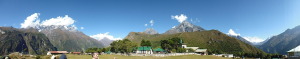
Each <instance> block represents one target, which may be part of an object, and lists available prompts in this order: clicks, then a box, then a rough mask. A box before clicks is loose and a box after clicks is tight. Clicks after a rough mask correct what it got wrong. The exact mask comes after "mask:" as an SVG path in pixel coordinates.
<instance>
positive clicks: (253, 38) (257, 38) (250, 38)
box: [243, 37, 264, 43]
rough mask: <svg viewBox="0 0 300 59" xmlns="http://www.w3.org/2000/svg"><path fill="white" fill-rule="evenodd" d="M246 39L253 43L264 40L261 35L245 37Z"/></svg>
mask: <svg viewBox="0 0 300 59" xmlns="http://www.w3.org/2000/svg"><path fill="white" fill-rule="evenodd" d="M243 38H245V39H246V40H248V41H250V42H252V43H258V42H263V41H264V40H263V39H261V38H259V37H243Z"/></svg>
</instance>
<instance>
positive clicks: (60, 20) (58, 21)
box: [41, 15, 75, 26]
mask: <svg viewBox="0 0 300 59" xmlns="http://www.w3.org/2000/svg"><path fill="white" fill-rule="evenodd" d="M74 22H75V20H73V19H72V18H71V17H69V16H68V15H65V17H61V16H58V17H56V18H51V19H49V20H45V21H43V22H42V24H41V25H43V26H52V25H56V26H57V25H58V26H70V25H72V24H73V23H74Z"/></svg>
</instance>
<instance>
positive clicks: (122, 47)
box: [110, 39, 137, 54]
mask: <svg viewBox="0 0 300 59" xmlns="http://www.w3.org/2000/svg"><path fill="white" fill-rule="evenodd" d="M110 45H111V51H112V52H115V53H117V52H121V53H127V54H129V53H130V52H132V51H133V50H134V48H135V47H137V44H136V43H133V42H131V41H130V40H128V39H123V40H117V41H114V42H112V43H111V44H110Z"/></svg>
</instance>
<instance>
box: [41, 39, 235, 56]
mask: <svg viewBox="0 0 300 59" xmlns="http://www.w3.org/2000/svg"><path fill="white" fill-rule="evenodd" d="M124 41H126V39H125V40H124ZM117 42H118V41H115V42H113V43H111V45H114V44H117ZM177 42H178V44H179V45H178V48H177V49H183V51H181V52H179V50H177V52H175V51H169V50H168V48H166V47H164V48H160V47H159V48H153V47H151V43H150V42H149V41H145V40H142V42H141V44H140V46H134V47H132V48H131V49H129V50H130V52H124V51H116V50H118V48H116V47H114V46H111V47H109V48H110V49H109V48H102V49H101V48H89V49H87V50H86V51H82V52H68V51H48V52H47V55H52V58H55V57H57V56H59V55H61V54H74V55H94V54H95V53H96V54H99V55H102V54H116V55H126V56H158V57H164V56H179V55H208V52H207V49H200V48H199V47H189V46H188V45H187V44H188V43H183V41H182V40H179V41H178V40H177ZM126 44H130V43H126ZM172 50H174V49H172ZM112 51H114V52H112ZM212 55H214V56H219V57H228V58H233V57H234V56H233V54H212Z"/></svg>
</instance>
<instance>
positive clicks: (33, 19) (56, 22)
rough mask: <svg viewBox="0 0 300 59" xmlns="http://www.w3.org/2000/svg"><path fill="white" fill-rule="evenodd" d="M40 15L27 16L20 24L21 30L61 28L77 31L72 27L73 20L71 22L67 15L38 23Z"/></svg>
mask: <svg viewBox="0 0 300 59" xmlns="http://www.w3.org/2000/svg"><path fill="white" fill-rule="evenodd" d="M39 16H40V13H34V14H32V15H30V16H28V17H27V18H26V19H25V20H24V22H23V23H21V28H29V27H32V28H39V27H47V26H61V27H64V28H66V29H69V28H72V29H75V30H76V29H77V27H76V26H75V25H74V22H75V20H73V19H72V18H71V17H69V16H68V15H65V16H64V17H61V16H58V17H56V18H50V19H48V20H44V21H40V19H39Z"/></svg>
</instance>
